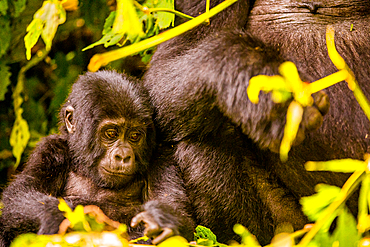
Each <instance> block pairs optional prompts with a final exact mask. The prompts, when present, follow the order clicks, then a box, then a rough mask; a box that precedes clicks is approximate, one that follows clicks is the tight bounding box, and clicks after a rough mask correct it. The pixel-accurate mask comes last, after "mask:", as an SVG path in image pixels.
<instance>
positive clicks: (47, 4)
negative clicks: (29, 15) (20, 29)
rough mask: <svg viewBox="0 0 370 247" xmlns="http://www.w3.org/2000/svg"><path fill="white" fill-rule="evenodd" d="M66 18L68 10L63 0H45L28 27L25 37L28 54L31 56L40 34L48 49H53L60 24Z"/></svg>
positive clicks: (28, 56)
mask: <svg viewBox="0 0 370 247" xmlns="http://www.w3.org/2000/svg"><path fill="white" fill-rule="evenodd" d="M65 20H66V12H65V10H64V9H63V7H62V4H61V2H59V1H57V0H52V1H44V3H43V5H42V7H41V8H40V9H39V10H37V12H36V13H35V15H34V16H33V20H32V22H31V23H30V24H29V25H28V27H27V34H26V36H25V37H24V42H25V46H26V56H27V59H28V60H29V59H30V58H31V48H32V47H33V46H34V45H35V44H36V43H37V41H38V39H39V37H40V35H41V38H42V40H43V41H44V42H45V45H46V50H50V49H51V44H52V41H53V38H54V36H55V33H56V31H57V28H58V25H60V24H62V23H64V22H65Z"/></svg>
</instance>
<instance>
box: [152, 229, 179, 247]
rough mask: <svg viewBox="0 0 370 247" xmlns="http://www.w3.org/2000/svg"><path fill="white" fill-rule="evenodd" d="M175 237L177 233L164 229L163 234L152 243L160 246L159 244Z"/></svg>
mask: <svg viewBox="0 0 370 247" xmlns="http://www.w3.org/2000/svg"><path fill="white" fill-rule="evenodd" d="M174 235H175V233H174V231H173V230H172V229H170V228H164V230H163V232H162V233H161V234H160V235H159V236H158V237H156V238H155V239H153V241H152V243H153V244H159V243H161V242H163V241H164V240H166V239H167V238H169V237H172V236H174Z"/></svg>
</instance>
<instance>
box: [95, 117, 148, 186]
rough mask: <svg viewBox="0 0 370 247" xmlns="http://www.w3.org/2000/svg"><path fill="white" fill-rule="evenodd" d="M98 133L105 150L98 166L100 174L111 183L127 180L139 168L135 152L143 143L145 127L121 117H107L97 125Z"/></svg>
mask: <svg viewBox="0 0 370 247" xmlns="http://www.w3.org/2000/svg"><path fill="white" fill-rule="evenodd" d="M98 135H99V139H100V141H101V144H102V146H103V147H104V148H105V150H106V152H105V155H104V157H103V158H102V159H101V160H100V163H99V166H98V170H99V173H100V175H101V176H102V177H103V178H104V179H105V180H109V181H111V182H113V183H122V182H124V181H129V180H130V179H131V178H132V177H133V176H134V175H135V174H136V171H137V170H138V169H139V167H137V165H136V162H135V161H136V160H135V153H136V150H137V149H141V148H142V145H143V144H144V139H145V136H146V129H145V127H144V126H142V125H139V124H138V123H137V124H135V123H130V122H129V121H125V119H123V118H122V119H107V120H104V121H103V122H102V123H101V124H100V125H99V128H98Z"/></svg>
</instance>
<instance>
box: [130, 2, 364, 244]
mask: <svg viewBox="0 0 370 247" xmlns="http://www.w3.org/2000/svg"><path fill="white" fill-rule="evenodd" d="M175 2H176V9H178V10H179V11H182V12H185V13H186V14H190V15H193V16H197V15H199V13H203V12H204V11H205V1H204V0H190V1H189V0H186V1H179V0H177V1H175ZM220 2H222V0H217V1H212V5H216V4H219V3H220ZM328 24H330V25H332V26H333V27H334V28H335V31H336V36H335V43H336V45H337V48H338V51H339V53H340V54H341V55H342V56H343V57H344V59H345V60H346V62H347V63H348V64H349V66H350V68H351V69H352V70H353V71H354V73H355V76H356V78H357V80H358V81H359V83H360V86H361V87H362V89H363V90H364V91H365V94H366V95H367V96H369V93H370V85H369V81H370V69H369V68H370V52H369V51H370V35H369V34H370V25H369V24H370V2H369V1H349V0H338V1H329V0H322V1H314V2H313V1H310V0H307V1H306V0H299V1H298V0H296V1H290V0H278V1H271V0H257V1H246V0H240V1H238V2H236V3H235V4H233V5H232V6H231V7H229V8H228V9H226V10H225V11H223V12H221V13H220V14H218V15H217V16H215V17H214V18H212V19H211V22H210V25H201V26H199V27H197V28H196V29H194V30H192V31H190V32H187V33H185V34H184V35H182V36H180V37H177V38H174V39H172V40H170V41H168V42H167V43H165V44H163V45H161V46H159V47H158V50H157V51H156V53H155V54H154V56H153V58H152V61H151V66H150V68H149V70H148V72H147V73H146V76H145V83H146V86H147V87H148V88H149V90H150V95H151V98H152V101H153V104H154V106H155V108H156V112H157V122H158V125H159V126H160V129H161V130H162V132H163V133H165V134H166V135H165V138H166V140H167V141H169V142H171V144H172V145H173V146H174V147H175V151H174V156H173V158H174V159H175V161H176V162H178V166H175V167H173V166H167V167H166V166H163V167H158V168H157V169H158V171H160V172H158V175H156V176H154V175H153V173H151V178H152V179H153V181H154V183H155V182H156V181H168V182H167V183H168V186H166V184H163V185H162V186H161V187H157V188H160V189H158V190H157V191H156V192H155V193H154V194H153V195H152V196H151V198H154V196H156V199H155V201H151V202H149V203H148V204H147V206H146V208H147V210H148V212H149V211H150V208H151V207H152V206H153V205H156V204H162V203H164V204H165V203H166V202H169V204H170V206H171V207H172V208H174V210H175V211H176V212H178V214H179V216H178V219H182V220H184V218H186V219H187V220H188V221H187V223H186V224H188V225H192V224H193V225H195V224H201V225H205V226H207V227H210V228H211V229H212V230H213V231H214V232H215V234H216V235H217V236H218V238H219V241H228V240H230V239H231V237H232V236H233V233H232V227H233V225H234V224H235V223H241V224H243V225H245V226H246V227H248V229H249V230H250V231H251V232H252V233H253V234H255V235H256V236H257V238H258V239H259V241H260V242H261V244H265V243H267V242H269V241H270V240H271V238H272V236H273V234H274V231H276V230H277V231H279V229H277V228H278V227H279V226H281V225H284V224H283V223H284V222H290V223H291V224H292V225H293V226H294V228H295V229H298V228H301V227H302V226H303V225H304V224H305V223H306V222H307V219H306V218H305V216H304V215H303V214H302V212H301V209H300V206H299V203H298V200H299V198H301V197H302V196H306V195H310V194H313V193H314V186H315V185H316V184H317V183H321V182H323V183H329V184H334V185H338V186H341V185H342V184H343V181H344V180H345V179H346V178H347V176H345V175H343V174H333V173H324V172H322V173H319V172H317V173H310V172H306V171H305V169H304V167H303V164H304V163H305V162H306V161H308V160H330V159H335V158H348V157H351V158H359V159H361V158H362V157H363V155H364V153H365V152H367V151H368V147H369V136H368V133H369V130H370V125H369V122H368V120H367V119H366V117H365V115H364V114H363V113H362V111H361V109H360V107H359V106H358V104H357V102H356V100H355V98H354V96H353V95H352V92H351V91H350V90H349V89H348V87H347V85H346V84H345V83H341V84H337V85H335V86H332V87H330V88H328V89H326V90H325V92H326V94H327V95H328V97H329V98H330V102H331V108H330V110H329V112H328V114H327V116H326V117H325V119H324V121H323V124H322V125H321V127H320V128H319V129H317V130H314V131H312V132H309V131H307V130H310V131H311V130H312V129H315V127H317V125H318V123H319V124H320V123H321V122H322V115H323V114H325V112H326V111H327V108H328V102H327V97H326V95H324V94H317V95H316V96H315V105H314V106H313V107H309V108H307V109H305V113H304V120H303V122H302V124H301V127H300V133H301V134H303V135H300V138H299V139H300V140H299V141H302V140H303V137H305V139H304V141H303V143H302V144H301V145H298V146H297V147H295V148H293V150H292V151H291V152H290V155H289V160H288V162H287V163H285V164H283V163H281V162H280V161H279V157H278V155H277V154H276V153H274V152H271V151H270V150H272V151H275V150H278V147H279V143H280V142H281V139H282V136H283V129H284V124H285V116H286V109H287V105H288V104H274V103H273V102H272V101H271V99H270V95H269V94H263V95H262V94H261V95H260V103H259V104H258V105H254V104H252V103H251V102H250V101H249V99H248V97H247V94H246V91H247V87H248V83H249V79H250V78H251V77H252V76H255V75H258V74H267V75H275V74H278V72H277V71H278V66H279V65H280V64H281V63H282V62H284V61H288V60H289V61H292V62H294V63H295V64H296V65H297V67H298V70H299V73H300V76H301V78H302V79H303V80H305V81H310V82H312V81H315V80H317V79H319V78H322V77H324V76H327V75H329V74H331V73H333V72H335V71H336V68H335V67H334V66H333V64H332V62H331V61H330V59H329V56H328V53H327V49H326V45H325V31H326V27H327V25H328ZM351 25H353V29H351ZM288 103H289V102H288ZM169 158H170V157H169ZM166 169H168V170H170V171H168V172H166V171H165V170H166ZM168 174H172V175H176V176H177V177H176V178H173V179H169V178H168ZM162 175H163V176H162ZM174 181H177V182H174ZM353 202H354V203H353V204H350V208H351V209H352V210H355V209H356V207H355V205H354V204H355V200H353ZM189 209H191V211H189ZM189 215H192V216H193V218H194V219H195V222H194V221H192V220H191V218H190V217H189ZM147 218H148V217H147V215H146V212H143V213H142V214H139V215H138V216H137V217H136V218H134V221H133V225H135V224H137V222H139V221H141V220H143V221H146V220H147ZM179 226H181V224H179ZM161 227H162V226H161ZM159 229H160V228H159ZM147 231H148V232H149V233H151V232H156V233H155V234H153V235H156V234H158V232H159V231H155V230H153V229H147ZM180 232H181V231H180ZM183 234H185V235H187V234H186V233H183Z"/></svg>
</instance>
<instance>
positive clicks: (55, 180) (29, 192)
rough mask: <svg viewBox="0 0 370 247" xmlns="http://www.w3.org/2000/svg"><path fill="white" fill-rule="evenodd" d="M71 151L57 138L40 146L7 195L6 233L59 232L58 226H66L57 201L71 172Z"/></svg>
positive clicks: (5, 197) (41, 143) (5, 199)
mask: <svg viewBox="0 0 370 247" xmlns="http://www.w3.org/2000/svg"><path fill="white" fill-rule="evenodd" d="M67 147H68V146H67V143H66V141H65V140H64V139H62V138H60V137H59V136H56V135H55V136H49V137H46V138H44V139H43V141H41V142H40V143H39V144H38V147H37V148H36V149H35V151H34V152H33V153H32V155H31V156H30V159H29V161H28V165H27V166H26V168H25V169H24V170H23V171H22V172H21V173H20V174H19V175H17V177H16V179H15V181H13V182H12V183H11V184H10V185H9V187H7V188H6V189H5V190H4V192H3V198H2V201H3V204H4V208H3V212H2V221H3V225H4V226H3V227H4V232H8V233H9V234H13V235H17V234H14V232H17V231H19V232H25V231H29V232H32V231H33V232H37V231H38V233H39V234H52V233H56V232H58V229H59V224H55V222H62V221H63V219H64V216H63V213H62V212H61V211H59V209H58V203H59V202H58V199H57V197H58V196H61V195H60V191H61V190H63V188H64V182H65V180H66V178H65V174H66V171H68V170H69V168H68V160H67V159H68V157H69V156H68V148H67ZM5 238H6V237H5Z"/></svg>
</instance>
